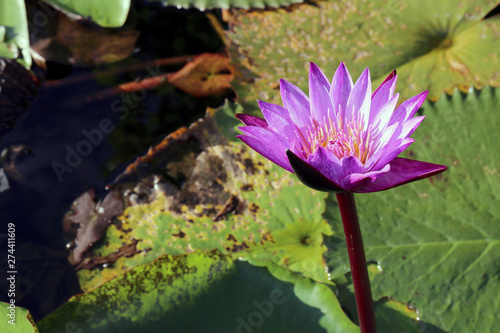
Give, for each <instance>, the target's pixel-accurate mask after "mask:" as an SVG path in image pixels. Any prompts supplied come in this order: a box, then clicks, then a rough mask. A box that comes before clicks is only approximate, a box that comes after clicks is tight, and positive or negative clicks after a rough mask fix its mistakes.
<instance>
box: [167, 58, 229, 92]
mask: <svg viewBox="0 0 500 333" xmlns="http://www.w3.org/2000/svg"><path fill="white" fill-rule="evenodd" d="M230 61H231V59H230V58H229V57H227V56H224V55H221V54H214V53H203V54H200V55H199V56H197V57H196V58H194V59H193V61H191V62H188V63H187V64H186V65H185V66H184V67H182V68H181V69H180V70H179V71H177V72H175V73H171V74H168V75H167V80H168V82H169V83H170V84H171V85H173V86H174V87H176V88H178V89H180V90H182V91H184V92H186V93H188V94H190V95H193V96H195V97H198V98H199V97H207V96H212V95H220V94H223V93H225V92H227V91H228V90H229V89H231V84H230V82H231V81H232V80H233V77H234V70H233V68H232V66H230V65H229V62H230Z"/></svg>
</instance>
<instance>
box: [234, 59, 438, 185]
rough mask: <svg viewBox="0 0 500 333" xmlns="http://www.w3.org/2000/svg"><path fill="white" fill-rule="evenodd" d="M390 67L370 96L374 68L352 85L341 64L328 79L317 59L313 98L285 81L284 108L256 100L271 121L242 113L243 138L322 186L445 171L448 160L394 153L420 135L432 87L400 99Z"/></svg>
mask: <svg viewBox="0 0 500 333" xmlns="http://www.w3.org/2000/svg"><path fill="white" fill-rule="evenodd" d="M396 79H397V75H396V72H395V71H394V72H392V73H391V74H390V75H389V76H388V77H387V78H386V79H385V81H384V82H383V83H382V84H381V85H380V86H379V87H378V88H377V90H375V92H374V93H373V94H372V89H371V81H370V71H369V70H368V68H367V69H365V70H364V71H363V73H362V74H361V76H360V77H359V79H358V81H357V82H356V83H355V84H353V82H352V79H351V76H350V74H349V72H348V70H347V68H346V67H345V65H344V64H343V63H341V64H340V66H339V67H338V68H337V71H336V72H335V75H334V76H333V80H332V83H331V84H330V83H329V81H328V79H327V77H326V76H325V74H323V72H322V71H321V69H319V67H318V66H316V65H315V64H314V63H311V65H310V72H309V98H308V97H307V96H306V94H304V93H303V92H302V91H301V90H300V89H299V88H297V87H296V86H294V85H293V84H291V83H289V82H287V81H285V80H280V90H281V98H282V100H283V105H284V106H279V105H275V104H271V103H266V102H262V101H258V103H259V107H260V109H261V110H262V113H263V115H264V118H265V119H262V118H259V117H255V116H251V115H247V114H238V115H237V117H238V119H240V120H241V121H242V122H243V123H244V124H245V125H246V126H244V127H240V129H241V131H242V132H243V133H244V135H238V136H237V137H238V138H239V139H240V140H241V141H243V142H244V143H246V144H247V145H248V146H250V147H251V148H253V149H254V150H255V151H257V152H258V153H259V154H261V155H263V156H264V157H266V158H268V159H269V160H271V161H272V162H274V163H276V164H277V165H279V166H281V167H282V168H284V169H286V170H288V171H290V172H294V173H295V174H296V175H297V176H298V177H299V179H300V180H301V181H302V182H304V183H305V184H306V185H308V186H310V187H312V188H315V189H318V190H323V191H334V192H355V193H367V192H377V191H383V190H387V189H389V188H393V187H396V186H399V185H403V184H406V183H409V182H412V181H415V180H418V179H422V178H427V177H430V176H433V175H436V174H438V173H440V172H443V171H444V170H446V167H445V166H443V165H437V164H432V163H426V162H421V161H415V160H410V159H406V158H399V157H396V156H397V155H399V154H400V153H401V152H402V151H403V150H405V149H406V148H407V147H408V146H409V145H410V144H412V143H413V142H414V141H415V140H414V139H412V138H410V135H411V134H412V133H413V132H414V131H415V129H416V128H417V127H418V126H419V125H420V123H421V122H422V120H423V119H424V116H421V117H414V115H415V114H416V112H417V111H418V109H419V108H420V106H421V105H422V103H423V102H424V100H425V98H426V96H427V91H424V92H422V93H420V94H418V95H416V96H414V97H412V98H410V99H409V100H407V101H405V102H403V103H402V104H401V105H400V106H399V107H398V108H396V104H397V101H398V97H399V94H394V88H395V86H396Z"/></svg>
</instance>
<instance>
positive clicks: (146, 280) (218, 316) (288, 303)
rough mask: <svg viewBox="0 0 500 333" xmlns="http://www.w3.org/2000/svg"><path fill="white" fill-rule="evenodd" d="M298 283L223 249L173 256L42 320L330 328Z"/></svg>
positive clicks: (78, 325) (83, 324)
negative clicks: (299, 291)
mask: <svg viewBox="0 0 500 333" xmlns="http://www.w3.org/2000/svg"><path fill="white" fill-rule="evenodd" d="M299 279H300V278H299ZM303 279H304V278H303ZM293 288H294V285H293V284H292V283H286V282H282V281H280V280H278V279H275V278H273V276H272V275H271V274H269V272H268V271H267V269H265V268H261V267H255V266H252V265H249V264H248V263H245V262H241V261H240V262H238V261H237V262H233V261H232V260H231V259H230V258H229V257H227V256H222V255H220V254H218V253H216V252H207V253H199V252H196V253H191V254H188V255H181V256H170V255H166V256H163V257H161V258H159V259H158V260H156V261H154V262H152V263H149V264H145V265H141V266H138V267H135V268H134V269H132V270H131V271H129V272H127V273H125V274H124V275H122V276H120V277H118V278H116V279H114V280H112V281H109V282H107V283H106V284H104V285H103V286H101V287H99V288H97V289H94V290H92V291H90V292H87V293H85V294H81V295H77V296H75V297H73V298H72V299H71V300H70V301H69V302H68V303H66V304H65V305H63V306H62V307H61V308H59V309H58V310H56V311H55V312H53V313H52V314H50V315H49V316H47V317H46V318H44V319H43V320H42V321H40V322H39V323H38V325H39V328H40V331H41V332H46V333H52V332H64V331H65V330H68V329H70V330H73V331H76V330H78V329H79V330H81V331H82V332H106V333H113V332H120V333H126V332H153V333H154V332H206V333H210V332H213V333H215V332H217V333H220V332H235V331H240V332H245V331H247V332H277V333H279V332H283V333H284V332H305V331H306V330H307V331H308V332H324V329H323V328H322V327H321V326H320V325H319V324H318V321H319V319H320V318H321V316H322V313H321V311H319V310H318V309H315V308H314V307H309V306H307V305H306V304H304V303H302V302H301V301H300V300H299V299H298V298H297V297H296V296H295V294H294V291H293ZM296 288H299V289H303V288H301V287H300V286H299V287H296ZM339 310H340V312H337V315H340V316H343V313H342V311H341V309H340V307H339Z"/></svg>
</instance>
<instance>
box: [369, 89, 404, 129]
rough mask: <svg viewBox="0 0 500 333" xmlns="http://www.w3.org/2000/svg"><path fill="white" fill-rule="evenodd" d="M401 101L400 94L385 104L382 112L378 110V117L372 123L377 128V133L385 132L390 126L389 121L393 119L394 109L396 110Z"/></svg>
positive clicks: (381, 109)
mask: <svg viewBox="0 0 500 333" xmlns="http://www.w3.org/2000/svg"><path fill="white" fill-rule="evenodd" d="M398 99H399V93H397V94H396V95H394V96H393V97H392V98H391V99H390V100H388V101H387V103H385V104H384V105H383V106H382V107H381V108H380V110H377V115H376V116H375V118H374V119H373V121H372V122H371V124H373V126H374V127H376V128H377V131H383V130H384V129H385V128H386V127H387V126H388V125H389V121H390V120H391V118H392V115H393V114H394V109H395V108H396V104H397V103H398ZM372 116H373V114H370V117H372Z"/></svg>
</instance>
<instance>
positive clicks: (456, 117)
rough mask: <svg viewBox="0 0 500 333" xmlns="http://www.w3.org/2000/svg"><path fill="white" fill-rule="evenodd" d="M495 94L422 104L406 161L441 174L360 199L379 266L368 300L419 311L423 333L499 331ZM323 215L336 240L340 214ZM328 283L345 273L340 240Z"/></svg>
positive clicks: (499, 150) (370, 252) (368, 246)
mask: <svg viewBox="0 0 500 333" xmlns="http://www.w3.org/2000/svg"><path fill="white" fill-rule="evenodd" d="M499 103H500V93H499V91H498V90H496V89H492V88H484V89H482V90H481V91H472V92H470V93H469V94H467V95H464V94H462V93H459V92H455V94H453V96H451V97H447V98H442V99H441V100H439V101H438V102H437V103H435V104H433V103H429V102H426V103H424V105H423V114H424V115H426V116H427V118H426V119H425V121H424V122H423V123H422V125H421V126H420V127H419V129H418V130H417V131H416V132H415V133H414V135H413V137H414V138H415V139H416V142H415V143H414V144H413V145H412V146H411V147H410V148H409V149H407V151H406V156H405V157H410V158H415V159H418V160H424V161H431V162H434V163H439V164H445V165H448V166H449V170H448V171H447V172H445V173H443V174H442V175H438V176H436V177H433V178H430V179H428V180H423V181H419V182H416V183H412V184H408V185H405V186H402V187H399V188H396V189H392V190H389V191H385V192H380V193H372V194H367V195H358V196H357V197H356V200H357V205H358V212H359V215H360V223H361V229H362V232H363V239H364V240H365V250H366V257H367V260H370V261H374V262H376V263H378V265H379V266H380V268H381V272H380V273H379V274H377V275H376V276H374V277H373V280H372V287H373V297H374V298H375V299H378V298H380V297H383V296H389V297H392V298H394V299H397V300H399V301H402V302H404V303H406V304H409V305H411V306H413V307H414V308H416V309H418V311H419V317H420V319H421V320H422V327H424V326H425V330H424V331H425V332H443V331H445V332H473V331H476V332H485V333H488V332H496V331H497V330H498V327H499V325H500V319H499V317H498V315H497V310H496V308H497V306H496V304H497V303H498V300H497V295H498V294H500V280H499V279H498V276H499V274H500V267H499V265H498V264H497V263H498V262H500V211H499V210H498V193H499V192H500V172H499V170H498V161H499V160H500V132H498V131H497V125H496V122H495V121H494V119H496V118H497V113H498V105H499ZM326 207H327V210H326V214H325V215H324V216H325V218H327V219H328V220H329V221H330V222H331V225H332V228H333V229H334V231H335V232H340V230H341V223H340V220H339V215H338V208H337V207H336V204H335V202H334V200H333V199H332V198H329V199H328V200H327V205H326ZM328 243H329V249H330V251H329V252H328V262H329V266H330V268H331V274H332V276H333V277H334V280H338V279H339V278H342V276H343V274H345V273H346V272H347V271H349V263H348V258H347V251H346V250H345V244H344V241H343V240H342V239H340V238H330V240H329V242H328Z"/></svg>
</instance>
